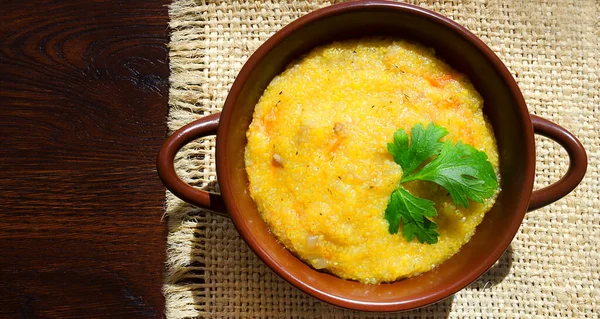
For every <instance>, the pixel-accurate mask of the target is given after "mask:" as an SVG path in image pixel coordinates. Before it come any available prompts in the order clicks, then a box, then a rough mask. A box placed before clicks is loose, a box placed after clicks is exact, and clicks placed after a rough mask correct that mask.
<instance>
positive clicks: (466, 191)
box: [385, 123, 498, 244]
mask: <svg viewBox="0 0 600 319" xmlns="http://www.w3.org/2000/svg"><path fill="white" fill-rule="evenodd" d="M447 134H448V130H446V129H445V128H443V127H441V126H438V125H435V124H433V123H430V124H429V125H428V126H427V128H424V127H423V125H422V124H417V125H415V126H414V127H413V128H412V130H411V137H410V139H409V136H408V134H407V133H406V131H404V130H403V129H399V130H398V131H396V132H395V133H394V143H388V151H389V152H390V153H391V154H392V156H393V157H394V161H395V162H396V163H398V164H399V165H400V166H401V167H402V170H403V176H402V180H401V181H400V183H401V185H400V187H399V188H398V189H396V190H395V191H394V192H392V195H391V196H390V201H389V203H388V206H387V208H386V210H385V219H386V220H387V221H388V223H389V228H388V230H389V232H390V234H396V233H398V231H399V228H400V223H402V235H404V238H405V239H406V240H407V241H412V240H413V239H414V238H415V237H416V238H417V240H418V241H419V242H420V243H425V242H426V243H428V244H435V243H437V241H438V237H439V233H438V232H437V231H436V229H437V228H438V226H437V224H436V223H435V222H433V221H432V220H431V219H430V218H432V217H435V216H437V211H436V209H435V203H434V202H432V201H430V200H427V199H423V198H419V197H416V196H414V195H412V194H411V193H410V192H408V191H407V190H406V189H404V188H403V187H402V184H403V183H406V182H410V181H415V180H421V181H430V182H434V183H436V184H438V185H440V186H442V187H444V188H445V189H446V190H447V191H448V193H450V196H451V197H452V200H453V201H454V203H455V204H456V205H460V206H463V207H465V208H466V207H468V206H469V200H472V201H474V202H478V203H483V201H484V200H485V199H487V198H489V197H491V196H492V195H494V193H495V192H496V190H497V189H498V178H497V176H496V172H495V171H494V168H493V167H492V164H491V163H490V162H489V161H488V157H487V155H486V154H485V152H482V151H478V150H476V149H475V148H474V147H472V146H471V145H468V144H463V143H462V142H460V141H459V142H458V143H456V144H453V143H452V142H450V141H446V142H441V141H440V139H441V138H443V137H444V136H446V135H447ZM434 156H435V158H433V160H431V161H430V162H429V163H427V164H426V165H424V166H423V163H425V161H427V160H428V159H430V158H432V157H434ZM421 166H422V167H421ZM420 167H421V168H420ZM419 168H420V169H419Z"/></svg>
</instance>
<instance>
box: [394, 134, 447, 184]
mask: <svg viewBox="0 0 600 319" xmlns="http://www.w3.org/2000/svg"><path fill="white" fill-rule="evenodd" d="M410 134H411V138H410V144H409V141H408V134H407V133H406V132H405V131H404V130H403V129H399V130H398V131H396V132H395V133H394V143H388V151H389V152H390V153H391V154H392V156H393V157H394V161H395V162H396V163H398V164H400V166H401V167H402V171H403V175H404V176H406V175H409V174H410V173H412V172H413V171H414V170H415V169H416V168H417V167H419V166H420V165H421V164H423V162H424V161H425V160H426V159H428V158H430V157H432V156H434V155H437V154H439V152H440V150H441V149H442V145H443V143H442V142H440V141H439V139H441V138H442V137H444V136H446V134H448V131H447V130H446V129H445V128H443V127H441V126H438V125H435V124H433V123H430V124H429V125H427V128H426V129H424V128H423V124H417V125H415V126H414V127H413V128H412V130H411V131H410Z"/></svg>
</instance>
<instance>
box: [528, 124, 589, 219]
mask: <svg viewBox="0 0 600 319" xmlns="http://www.w3.org/2000/svg"><path fill="white" fill-rule="evenodd" d="M531 122H532V123H533V131H534V132H535V134H540V135H543V136H545V137H548V138H550V139H552V140H554V141H556V142H558V144H560V145H561V146H562V147H564V148H565V150H566V151H567V153H568V154H569V169H568V170H567V173H566V174H565V176H563V177H562V178H561V179H560V180H558V182H556V183H554V184H552V185H550V186H547V187H544V188H542V189H538V190H534V191H533V193H532V194H531V199H530V200H529V209H528V211H532V210H535V209H538V208H541V207H544V206H546V205H548V204H551V203H553V202H555V201H557V200H559V199H561V198H563V197H564V196H565V195H567V194H568V193H570V192H571V191H572V190H573V189H575V187H577V185H579V182H581V180H582V179H583V176H584V175H585V171H586V170H587V155H586V153H585V149H584V148H583V145H581V143H580V142H579V140H578V139H577V138H576V137H575V136H574V135H573V134H571V132H569V131H567V130H566V129H564V128H563V127H561V126H560V125H558V124H555V123H552V122H550V121H548V120H546V119H543V118H541V117H539V116H536V115H533V114H532V115H531Z"/></svg>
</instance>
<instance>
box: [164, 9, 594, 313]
mask: <svg viewBox="0 0 600 319" xmlns="http://www.w3.org/2000/svg"><path fill="white" fill-rule="evenodd" d="M412 3H413V4H417V5H420V6H422V7H425V8H428V9H431V10H434V11H436V12H439V13H441V14H443V15H445V16H447V17H450V18H451V19H453V20H455V21H457V22H458V23H460V24H462V25H463V26H465V27H467V28H468V29H469V30H471V31H472V32H474V33H475V34H476V35H478V36H479V37H480V38H481V39H482V40H483V41H484V42H485V43H486V44H488V45H489V46H490V47H491V48H492V49H493V50H494V51H495V52H496V54H498V56H499V57H500V58H501V59H502V60H503V61H504V63H505V64H506V65H507V66H508V68H509V69H510V71H511V72H512V74H513V75H514V77H515V78H516V80H517V82H518V83H519V86H520V88H521V90H522V91H523V94H524V96H525V98H526V100H527V104H528V106H529V110H530V112H531V113H533V114H537V115H540V116H542V117H544V118H546V119H549V120H551V121H553V122H556V123H558V124H560V125H562V126H564V127H565V128H567V129H568V130H570V131H571V132H573V133H575V134H576V135H577V136H578V137H579V139H580V140H581V142H582V143H583V145H584V146H585V147H586V149H587V152H588V156H589V168H588V171H587V175H586V177H585V179H584V180H583V182H582V183H581V184H580V185H579V187H578V188H577V189H576V190H575V191H574V192H572V193H571V194H569V195H568V196H567V197H565V198H563V199H562V200H560V201H558V202H556V203H554V204H552V205H549V206H547V207H544V208H542V209H539V210H537V211H534V212H530V213H528V214H527V215H526V217H525V220H524V221H523V224H522V226H521V228H520V230H519V232H518V234H517V236H516V238H515V239H514V240H513V242H512V244H511V246H510V247H509V249H508V250H507V252H506V253H505V254H504V255H503V256H502V258H501V259H500V260H499V261H498V263H497V264H496V265H495V266H494V267H493V268H492V269H490V270H489V271H488V272H487V273H486V274H485V275H483V276H482V277H481V278H479V279H478V280H477V281H475V282H474V283H473V284H471V285H470V286H468V287H467V288H465V289H463V290H462V291H460V292H458V293H457V294H456V295H455V296H453V297H451V298H448V299H447V300H444V301H442V302H440V303H437V304H435V305H432V306H428V307H425V308H422V309H418V310H415V311H410V312H405V313H402V314H386V315H380V314H372V313H362V312H355V311H350V310H346V309H341V308H337V307H334V306H331V305H328V304H326V303H323V302H320V301H318V300H316V299H314V298H312V297H310V296H308V295H305V294H304V293H302V292H300V291H299V290H297V289H296V288H294V287H293V286H291V285H290V284H288V283H287V282H285V281H284V280H282V279H281V278H279V277H278V276H277V275H275V274H274V273H273V272H272V271H271V270H270V269H269V268H268V267H266V266H265V265H264V264H263V263H262V262H261V261H260V260H259V259H258V258H257V257H256V256H255V255H254V254H253V253H252V252H251V251H250V250H249V248H248V247H247V246H246V244H245V243H244V242H243V240H242V239H241V238H240V236H239V235H238V233H237V231H236V230H235V228H234V227H233V224H232V223H231V221H230V220H228V219H227V218H223V217H219V216H215V215H212V214H210V213H206V212H204V211H202V210H200V209H198V208H195V207H193V206H191V205H188V204H186V203H184V202H182V201H181V200H179V199H177V198H176V197H174V196H173V195H172V194H170V193H167V195H166V197H167V200H166V214H167V215H168V225H169V235H168V252H167V266H166V276H165V284H164V293H165V297H166V312H167V316H168V317H169V318H196V317H197V318H207V317H211V318H213V317H214V318H239V317H241V318H354V317H357V318H363V317H364V318H367V317H369V318H370V317H389V318H395V317H400V316H402V317H408V318H412V317H418V318H422V317H426V318H430V317H431V318H440V317H441V318H445V317H461V318H462V317H473V318H479V317H486V318H490V317H494V318H496V317H498V318H504V317H510V318H512V317H522V318H549V317H558V318H598V313H599V312H600V308H599V306H598V304H600V269H599V267H598V264H599V261H600V254H599V253H598V247H599V245H600V199H599V198H598V197H599V192H600V173H599V169H598V166H599V164H600V161H599V157H600V134H599V133H598V131H599V130H600V122H599V121H598V120H599V117H600V112H599V107H600V80H599V77H598V74H600V64H599V62H598V60H599V58H600V54H599V52H600V44H599V38H600V3H599V2H597V1H594V0H581V1H577V0H570V1H562V0H539V1H495V0H490V1H483V0H473V1H412ZM330 4H331V3H329V2H320V1H280V2H276V1H192V0H174V2H173V3H172V4H171V6H170V8H169V15H170V27H171V42H170V68H171V77H170V83H171V88H170V92H169V94H170V98H169V103H170V112H169V118H168V126H169V129H170V130H171V131H174V130H176V129H178V128H179V127H181V126H183V125H184V124H187V123H189V122H191V121H193V120H195V119H198V118H200V117H203V116H205V115H207V114H212V113H216V112H219V110H220V109H221V107H222V105H223V103H224V101H225V98H226V96H227V93H228V90H229V88H230V86H231V85H232V83H233V80H234V79H235V77H236V75H237V73H238V71H239V70H240V68H241V67H242V65H243V64H244V62H245V61H246V60H247V58H248V57H249V56H250V55H251V54H252V52H253V51H254V50H255V49H256V48H257V47H258V46H259V45H260V44H261V43H263V42H264V41H265V40H266V39H267V38H268V37H269V36H270V35H271V34H273V33H274V32H276V31H277V30H279V29H281V28H282V27H283V26H285V25H286V24H288V23H289V22H291V21H293V20H294V19H296V18H298V17H300V16H302V15H304V14H306V13H308V12H310V11H313V10H315V9H317V8H320V7H323V6H326V5H330ZM214 150H215V140H214V138H213V137H208V138H203V139H200V140H197V141H195V142H193V143H190V144H189V145H188V146H187V147H185V148H184V149H183V150H182V151H180V152H179V153H178V155H177V158H176V169H177V171H178V172H179V175H180V176H181V177H182V178H183V179H184V180H185V181H186V182H189V183H190V184H192V185H195V186H197V187H201V188H203V189H206V190H209V191H217V192H218V184H217V181H216V174H215V153H214ZM536 151H537V164H536V165H537V169H536V176H535V185H536V186H535V187H536V188H540V187H543V186H545V185H549V184H550V183H552V182H554V181H556V180H558V179H559V178H560V177H561V176H562V175H563V174H564V173H565V172H566V168H567V167H568V163H569V161H568V156H567V154H566V152H565V151H564V150H563V149H562V148H561V147H560V146H559V145H558V144H556V143H555V142H553V141H551V140H548V139H545V138H541V137H536Z"/></svg>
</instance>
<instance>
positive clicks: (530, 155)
mask: <svg viewBox="0 0 600 319" xmlns="http://www.w3.org/2000/svg"><path fill="white" fill-rule="evenodd" d="M365 35H389V36H395V37H400V38H405V39H411V40H414V41H417V42H419V43H422V44H424V45H426V46H430V47H433V48H434V49H435V51H436V52H437V54H438V56H439V57H441V58H442V59H444V60H445V61H446V62H447V63H449V64H450V65H451V66H452V67H453V68H455V69H456V70H458V71H460V72H462V73H464V74H467V75H468V76H469V78H470V79H471V82H472V83H473V84H474V85H475V87H476V88H477V90H478V91H479V93H480V94H481V95H482V96H483V99H484V101H485V106H484V112H485V113H486V114H487V116H488V118H489V120H490V122H491V124H492V126H493V128H494V133H495V135H496V138H497V142H498V148H499V151H500V159H501V160H500V171H501V174H502V185H501V187H502V192H501V193H500V195H499V197H498V199H497V201H496V204H495V205H494V207H493V208H492V209H491V211H489V212H488V213H487V215H486V217H485V218H484V220H483V222H482V224H481V225H479V227H478V228H477V231H476V233H475V235H474V236H473V238H472V239H471V241H470V242H469V243H467V244H466V245H465V246H464V247H463V248H462V249H461V251H460V252H459V253H458V254H456V255H455V256H454V257H452V258H451V259H449V260H448V261H446V262H445V263H443V264H442V265H440V266H439V267H438V268H436V269H434V270H432V271H429V272H427V273H424V274H422V275H420V276H417V277H414V278H410V279H404V280H399V281H397V282H394V283H389V284H379V285H365V284H361V283H358V282H355V281H350V280H343V279H340V278H338V277H335V276H333V275H330V274H327V273H323V272H319V271H317V270H315V269H313V268H311V267H309V266H308V265H306V264H304V263H303V262H302V261H300V260H299V259H298V258H296V257H295V256H294V255H292V254H291V253H290V252H289V251H288V250H286V249H285V248H284V247H283V246H282V245H281V244H279V243H278V242H277V240H276V239H275V237H274V236H273V235H272V234H271V233H270V232H269V230H268V229H267V226H266V225H265V223H264V222H263V220H262V219H261V216H260V214H259V212H258V211H257V210H256V206H255V204H254V202H253V201H252V199H251V198H250V196H249V192H248V178H247V176H246V171H245V168H244V147H245V146H246V135H245V134H246V130H247V129H248V126H249V124H250V121H251V119H252V113H253V110H254V106H255V104H256V102H257V101H258V99H259V97H260V96H261V95H262V92H263V90H264V89H265V88H266V86H267V85H268V84H269V82H270V81H271V79H272V78H273V77H274V76H275V75H277V74H278V73H280V72H281V71H283V70H284V68H285V67H286V65H287V64H288V63H289V62H291V61H292V60H293V59H295V58H297V57H299V56H300V55H302V54H303V53H306V52H308V51H310V50H311V49H312V48H314V47H316V46H318V45H321V44H325V43H329V42H332V41H334V40H341V39H346V38H356V37H360V36H365ZM215 133H216V134H217V148H216V159H217V164H216V170H217V175H218V180H219V185H220V189H221V192H222V195H217V194H208V193H206V192H204V191H201V190H199V189H196V188H194V187H191V186H189V185H187V184H185V183H184V182H182V181H181V180H180V179H179V178H178V177H177V175H176V174H175V170H174V168H173V158H174V156H175V153H176V152H177V151H178V150H179V149H180V148H181V147H182V146H183V145H184V144H186V143H188V142H189V141H191V140H193V139H196V138H199V137H201V136H206V135H209V134H215ZM534 133H536V134H541V135H545V136H547V137H549V138H551V139H553V140H555V141H557V142H558V143H560V144H561V145H562V146H563V147H564V148H565V149H566V150H567V152H568V154H569V157H570V165H569V169H568V171H567V173H566V175H565V176H564V177H563V178H562V179H561V180H559V181H558V182H556V183H555V184H553V185H551V186H549V187H546V188H544V189H540V190H536V191H532V189H533V179H534V174H535V143H534ZM586 167H587V157H586V154H585V150H584V149H583V146H582V145H581V144H580V143H579V141H578V140H577V139H576V138H575V137H574V136H573V135H572V134H571V133H569V132H568V131H566V130H565V129H563V128H561V127H560V126H558V125H556V124H554V123H551V122H549V121H547V120H544V119H542V118H539V117H537V116H534V115H530V114H529V112H528V110H527V106H526V105H525V101H524V100H523V96H522V95H521V92H520V90H519V88H518V87H517V84H516V83H515V80H514V79H513V77H512V76H511V74H510V72H509V71H508V70H507V68H506V67H505V66H504V64H502V62H501V61H500V60H499V59H498V57H497V56H496V55H495V54H494V53H493V52H492V51H491V50H490V49H489V48H488V47H487V46H486V45H485V44H484V43H483V42H481V41H480V40H479V39H478V38H477V37H476V36H475V35H473V34H472V33H470V32H469V31H467V30H466V29H465V28H463V27H461V26H460V25H458V24H457V23H455V22H453V21H451V20H450V19H447V18H445V17H443V16H441V15H439V14H436V13H434V12H431V11H428V10H425V9H422V8H419V7H415V6H411V5H407V4H401V3H394V2H385V1H364V2H350V3H344V4H339V5H334V6H330V7H327V8H324V9H321V10H317V11H315V12H312V13H310V14H308V15H306V16H304V17H302V18H300V19H298V20H296V21H294V22H292V23H291V24H289V25H288V26H286V27H285V28H283V29H282V30H281V31H279V32H277V33H276V34H275V35H273V36H272V37H271V38H270V39H269V40H268V41H266V42H265V43H264V44H263V45H262V46H261V47H260V48H259V49H258V50H256V52H255V53H254V54H253V55H252V56H251V57H250V59H249V60H248V62H246V64H245V65H244V67H243V68H242V70H241V71H240V73H239V75H238V77H237V79H236V80H235V82H234V83H233V86H232V87H231V91H230V93H229V96H228V97H227V100H226V101H225V105H224V106H223V111H222V113H221V114H214V115H211V116H208V117H205V118H203V119H200V120H198V121H195V122H193V123H190V124H189V125H187V126H185V127H183V128H181V129H180V130H178V131H177V132H175V133H174V134H173V135H172V136H171V137H170V138H169V139H168V140H167V141H166V142H165V144H164V146H163V148H162V149H161V151H160V154H159V157H158V172H159V175H160V177H161V179H162V180H163V182H164V184H165V185H166V186H167V188H168V189H169V190H170V191H172V192H173V193H174V194H175V195H177V196H179V197H180V198H182V199H183V200H185V201H187V202H190V203H192V204H195V205H197V206H200V207H204V208H208V209H210V210H213V211H217V212H221V213H225V212H227V213H226V214H228V215H229V216H230V217H231V219H232V220H233V222H234V224H235V227H236V228H237V229H238V231H239V233H240V235H241V236H242V237H243V238H244V240H245V241H246V243H248V245H249V246H250V248H251V249H252V250H253V251H254V252H255V253H256V254H257V255H258V256H259V257H260V259H262V261H263V262H264V263H266V264H267V265H268V266H269V267H271V268H272V269H273V270H274V271H275V272H276V273H277V274H279V275H280V276H281V277H283V278H284V279H285V280H287V281H288V282H290V283H291V284H292V285H294V286H296V287H297V288H299V289H300V290H302V291H304V292H306V293H308V294H309V295H311V296H314V297H316V298H318V299H321V300H323V301H326V302H329V303H332V304H334V305H338V306H341V307H346V308H350V309H357V310H366V311H398V310H408V309H413V308H417V307H421V306H425V305H427V304H431V303H434V302H437V301H439V300H442V299H444V298H446V297H448V296H450V295H452V294H454V293H455V292H457V291H459V290H460V289H462V288H464V287H465V286H467V285H468V284H469V283H471V282H473V281H474V280H475V279H477V278H478V277H479V276H481V275H482V274H483V273H484V272H485V271H486V270H487V269H488V268H490V267H491V266H492V265H493V264H494V262H496V261H497V260H498V259H499V257H500V256H501V255H502V253H503V252H504V250H505V249H506V248H507V247H508V245H509V244H510V242H511V240H512V239H513V237H514V236H515V233H516V232H517V230H518V228H519V225H520V224H521V222H522V220H523V217H524V216H525V213H526V212H527V211H528V210H532V209H536V208H539V207H541V206H544V205H547V204H549V203H552V202H554V201H556V200H558V199H559V198H561V197H563V196H565V195H566V194H568V193H569V192H570V191H571V190H573V189H574V188H575V187H576V186H577V185H578V184H579V182H580V181H581V179H582V178H583V176H584V174H585V171H586ZM221 196H222V197H221Z"/></svg>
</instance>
